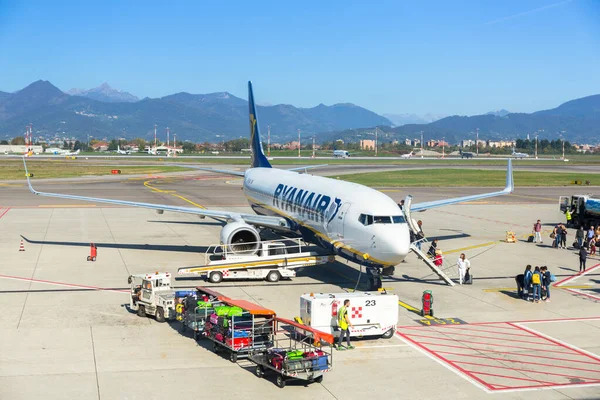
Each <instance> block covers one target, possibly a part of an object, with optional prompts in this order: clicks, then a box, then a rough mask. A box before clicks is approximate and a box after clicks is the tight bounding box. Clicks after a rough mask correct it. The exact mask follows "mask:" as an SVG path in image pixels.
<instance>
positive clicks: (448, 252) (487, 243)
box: [444, 240, 501, 254]
mask: <svg viewBox="0 0 600 400" xmlns="http://www.w3.org/2000/svg"><path fill="white" fill-rule="evenodd" d="M500 242H501V241H500V240H495V241H493V242H486V243H480V244H476V245H473V246H468V247H461V248H459V249H452V250H445V251H444V253H445V254H452V253H458V252H461V251H466V250H473V249H478V248H480V247H486V246H493V245H495V244H498V243H500Z"/></svg>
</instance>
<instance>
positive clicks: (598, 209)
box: [558, 194, 600, 228]
mask: <svg viewBox="0 0 600 400" xmlns="http://www.w3.org/2000/svg"><path fill="white" fill-rule="evenodd" d="M558 203H559V207H560V211H561V212H562V213H565V212H566V211H567V210H569V211H570V212H571V224H570V225H569V228H570V227H573V228H579V227H580V226H582V227H584V228H589V227H590V226H598V225H599V224H600V198H598V197H596V196H593V195H591V194H579V195H573V196H560V198H559V199H558Z"/></svg>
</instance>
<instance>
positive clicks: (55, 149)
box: [44, 147, 80, 156]
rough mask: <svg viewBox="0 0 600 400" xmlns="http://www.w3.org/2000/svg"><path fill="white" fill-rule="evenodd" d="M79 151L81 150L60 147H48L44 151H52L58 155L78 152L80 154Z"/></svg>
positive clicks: (72, 154)
mask: <svg viewBox="0 0 600 400" xmlns="http://www.w3.org/2000/svg"><path fill="white" fill-rule="evenodd" d="M79 151H80V150H76V151H71V150H63V149H59V148H58V147H48V148H47V149H46V150H45V151H44V152H45V153H51V154H57V155H61V156H76V155H77V154H79Z"/></svg>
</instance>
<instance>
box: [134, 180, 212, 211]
mask: <svg viewBox="0 0 600 400" xmlns="http://www.w3.org/2000/svg"><path fill="white" fill-rule="evenodd" d="M150 182H151V180H149V181H146V182H144V186H145V187H147V188H148V189H150V190H152V191H154V192H158V193H164V194H170V195H171V196H174V197H177V198H178V199H181V200H183V201H185V202H187V203H190V204H191V205H193V206H195V207H198V208H202V209H206V207H204V206H203V205H200V204H198V203H195V202H193V201H192V200H190V199H188V198H185V197H183V196H182V195H179V194H176V193H177V191H175V190H163V189H159V188H157V187H154V186H152V185H151V184H150Z"/></svg>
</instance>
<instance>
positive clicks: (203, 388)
mask: <svg viewBox="0 0 600 400" xmlns="http://www.w3.org/2000/svg"><path fill="white" fill-rule="evenodd" d="M237 168H239V167H237ZM353 168H354V169H355V170H360V166H355V167H353ZM319 173H320V174H321V173H323V172H319ZM324 174H326V173H324ZM33 184H34V186H35V187H36V189H37V190H40V191H50V192H58V193H72V194H80V195H87V196H95V197H107V198H118V199H124V200H134V201H144V202H152V203H160V204H178V205H186V206H203V207H207V208H214V209H219V208H225V209H234V210H239V211H247V212H249V211H250V208H249V207H248V205H247V203H246V201H245V198H244V196H243V192H242V191H241V190H240V188H241V181H240V180H239V179H235V178H233V179H232V178H229V177H224V176H222V175H217V174H212V173H205V172H200V171H190V172H189V173H179V174H173V175H170V174H169V175H161V176H135V177H131V176H119V177H110V178H109V179H105V178H87V179H79V180H77V179H75V180H73V179H71V180H37V181H36V180H34V181H33ZM382 190H383V191H384V192H385V193H387V194H388V195H390V196H391V197H392V198H394V199H395V200H396V201H399V200H400V199H402V198H404V196H406V195H407V194H412V195H413V197H414V201H415V202H420V201H429V200H433V199H439V198H446V197H454V196H462V195H466V194H470V193H477V192H485V191H488V189H486V188H433V189H428V188H410V189H403V188H394V189H385V188H384V189H382ZM581 190H583V188H577V187H561V188H517V189H516V192H515V193H514V194H512V195H510V196H504V197H499V198H493V199H489V201H482V202H474V203H468V204H461V205H457V206H452V207H446V208H439V209H433V210H429V211H427V212H424V213H419V214H416V218H418V219H421V220H422V221H423V226H424V232H425V234H426V235H427V237H428V238H429V239H433V238H438V239H439V241H440V242H439V243H440V244H439V247H440V248H441V249H442V251H443V253H444V257H445V264H444V268H445V269H446V271H447V272H448V273H449V274H450V275H451V277H453V278H456V277H457V274H456V269H455V266H454V265H455V263H456V259H457V258H458V256H459V254H460V253H461V252H464V253H465V254H466V255H467V257H468V258H469V259H470V260H471V263H472V268H471V270H472V274H473V275H474V281H473V284H472V285H462V286H461V285H457V286H455V287H449V286H446V285H444V284H443V283H442V282H441V281H440V280H439V279H438V278H437V276H436V275H433V274H432V273H431V271H430V270H429V269H428V268H427V267H426V266H425V265H424V264H423V263H422V262H421V261H419V260H418V259H417V258H416V257H415V256H414V255H412V254H411V255H409V256H408V258H407V259H406V262H405V263H401V264H399V265H398V266H397V267H396V271H395V274H394V275H393V276H390V277H385V279H384V282H383V286H384V287H385V288H386V290H388V291H390V292H393V293H395V294H397V295H398V296H399V298H400V299H401V304H400V305H399V307H398V316H399V323H398V327H397V332H396V335H395V336H394V337H392V338H391V339H388V340H386V339H362V340H356V341H354V344H355V345H356V347H357V348H356V349H355V350H352V351H345V352H335V353H334V357H333V369H332V371H330V372H329V373H327V374H326V375H325V379H324V380H323V382H322V383H313V384H310V385H308V386H305V385H304V384H302V383H300V382H298V383H294V382H291V383H290V384H288V386H287V387H286V388H284V389H279V388H278V387H277V386H276V385H275V384H274V383H273V381H274V379H273V377H267V378H266V379H259V378H257V377H256V376H255V375H254V374H253V370H252V368H251V367H252V365H251V363H250V362H248V361H244V360H242V361H240V362H238V363H237V364H234V363H231V362H230V361H229V360H228V359H226V358H225V357H223V356H221V355H219V354H214V353H213V352H212V351H211V350H210V348H211V347H210V346H209V344H208V343H205V342H204V341H199V342H196V341H194V340H193V338H192V337H191V336H190V335H185V334H181V333H180V332H179V331H178V323H176V322H173V323H163V324H161V323H158V322H156V321H155V320H154V319H152V318H139V317H138V316H136V315H135V314H132V313H130V312H129V311H128V309H127V307H126V306H125V305H126V304H128V299H129V294H128V285H127V277H128V276H129V275H130V274H138V273H146V272H153V271H168V272H171V273H173V274H176V271H177V269H178V268H180V267H184V266H194V265H202V264H203V263H204V252H205V251H206V249H207V247H208V246H209V245H210V244H214V243H216V242H218V237H219V231H220V229H221V223H219V222H216V221H211V220H209V219H205V220H201V219H198V218H197V217H195V216H190V215H184V214H173V213H164V214H162V215H159V214H156V213H155V212H154V211H151V210H145V209H132V208H122V207H107V206H106V205H101V204H98V205H96V204H90V203H82V202H74V201H67V200H62V199H53V198H45V197H39V196H34V195H32V194H30V193H29V191H28V190H27V187H26V184H25V182H11V183H6V182H5V183H2V184H0V252H1V254H2V258H1V261H0V304H1V305H2V309H3V312H2V313H0V399H38V398H40V397H42V398H44V399H68V398H78V399H159V398H160V399H164V398H191V397H209V396H210V397H213V398H261V399H276V398H280V397H281V396H282V395H283V396H286V397H287V398H290V399H315V398H319V399H337V398H339V399H364V398H388V399H389V398H408V399H481V398H488V397H489V398H492V397H493V398H497V399H524V398H527V399H544V400H547V399H598V398H600V343H599V342H598V340H597V338H598V337H600V312H599V310H600V308H599V303H600V257H591V258H590V259H588V263H587V266H588V269H587V270H586V272H585V273H584V274H579V273H578V272H579V270H578V257H577V254H576V252H575V251H574V249H572V248H569V249H566V250H559V249H553V248H551V247H550V244H549V242H550V239H549V238H548V235H549V233H550V230H551V229H552V227H553V226H554V224H556V223H558V222H563V219H564V216H563V215H562V214H561V213H560V212H559V211H558V204H557V203H558V196H560V195H571V194H576V193H579V192H580V191H581ZM594 190H595V191H597V190H598V189H597V188H589V187H588V188H585V191H586V192H588V191H594ZM538 218H539V219H541V220H542V223H543V225H544V234H543V238H544V243H543V244H533V243H527V242H526V237H527V236H528V234H529V233H530V232H531V227H532V224H533V222H535V220H536V219H538ZM506 231H514V232H515V234H516V237H517V242H516V243H507V242H505V236H506V235H505V233H506ZM22 239H23V241H24V248H25V251H19V246H20V243H21V240H22ZM573 240H574V232H573V231H572V230H570V232H569V243H571V242H573ZM90 242H94V243H95V244H96V245H97V247H98V259H97V261H96V262H87V261H86V257H87V255H88V254H89V243H90ZM526 264H532V265H534V266H536V265H547V266H548V268H549V269H550V271H552V272H553V273H554V274H555V275H556V277H557V282H556V283H555V284H554V286H553V287H552V288H551V302H541V303H531V302H527V301H524V300H521V299H519V298H517V296H516V286H515V280H514V277H515V275H517V274H519V273H522V271H523V270H524V267H525V265H526ZM174 283H175V286H177V287H181V288H189V287H194V286H200V285H202V286H214V287H215V289H217V290H218V291H220V292H222V293H223V294H225V295H228V296H230V297H232V298H239V299H245V300H249V301H252V302H255V303H258V304H260V305H262V306H264V307H267V308H271V309H273V310H275V311H276V312H277V314H278V315H279V316H282V317H285V318H290V319H291V318H293V317H294V316H297V315H299V312H300V310H299V302H300V301H299V297H300V295H301V294H303V293H308V292H324V293H328V292H334V293H339V292H344V291H351V290H354V289H355V288H357V289H358V290H361V289H362V290H364V289H365V288H366V280H365V274H364V271H362V273H361V271H360V267H359V266H358V265H354V264H352V263H346V262H345V261H343V262H335V263H331V264H326V265H322V266H316V267H308V268H305V269H303V270H299V271H298V277H296V278H295V279H293V280H291V281H281V282H278V283H267V282H262V281H238V282H232V281H228V282H223V283H221V284H218V285H211V284H208V283H205V282H203V281H199V280H193V281H190V280H176V281H175V282H174ZM424 290H432V291H433V295H434V304H433V308H434V311H435V313H434V315H435V316H434V317H432V318H424V317H421V316H420V315H418V313H417V312H418V310H419V309H420V307H421V295H422V293H423V291H424Z"/></svg>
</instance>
